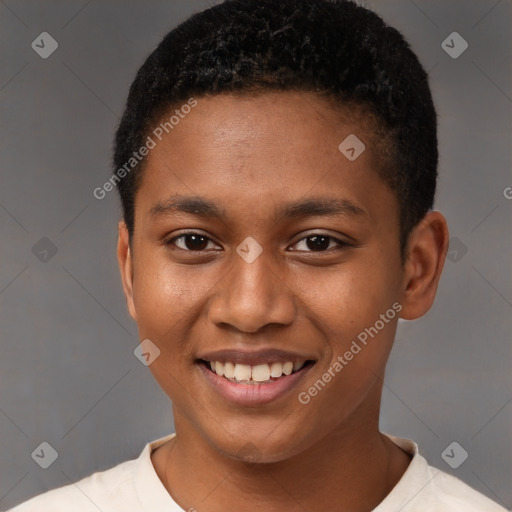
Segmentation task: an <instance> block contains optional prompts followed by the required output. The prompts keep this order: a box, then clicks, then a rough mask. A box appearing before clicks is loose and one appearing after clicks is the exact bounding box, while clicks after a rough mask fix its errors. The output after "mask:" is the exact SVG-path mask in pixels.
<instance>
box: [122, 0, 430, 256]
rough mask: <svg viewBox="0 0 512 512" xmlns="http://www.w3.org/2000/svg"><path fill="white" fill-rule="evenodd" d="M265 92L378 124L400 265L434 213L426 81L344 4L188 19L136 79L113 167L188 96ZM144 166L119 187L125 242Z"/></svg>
mask: <svg viewBox="0 0 512 512" xmlns="http://www.w3.org/2000/svg"><path fill="white" fill-rule="evenodd" d="M268 91H309V92H315V93H317V94H318V95H320V96H323V97H328V98H330V99H333V100H334V101H335V102H336V101H337V102H339V103H340V104H341V105H350V106H352V107H354V106H355V107H359V108H360V109H361V112H366V117H373V118H375V119H376V121H377V123H376V124H375V123H374V124H375V126H376V127H377V128H376V140H383V139H386V141H388V142H389V144H388V143H386V144H378V146H379V147H380V148H381V153H382V154H381V155H380V158H381V160H382V162H384V163H383V165H381V166H379V169H378V173H379V175H380V176H381V177H382V178H383V179H384V181H385V182H386V183H387V184H388V185H389V186H390V187H391V189H392V190H393V191H394V192H395V194H396V197H397V201H398V206H399V212H400V213H399V222H400V248H401V254H402V258H403V257H404V250H405V247H406V243H407V239H408V235H409V233H410V231H411V229H412V228H413V227H414V226H415V225H416V224H417V223H418V222H419V221H420V220H421V219H422V218H423V217H424V215H425V214H426V213H427V212H428V211H429V210H430V209H432V207H433V202H434V195H435V188H436V180H437V164H438V149H437V119H436V112H435V108H434V105H433V101H432V95H431V92H430V88H429V84H428V75H427V73H426V71H425V69H424V68H423V67H422V65H421V64H420V62H419V60H418V57H417V56H416V55H415V53H414V52H413V51H412V50H411V49H410V46H409V44H408V43H407V42H406V41H405V39H404V37H403V36H402V35H401V34H400V32H398V31H397V30H396V29H395V28H392V27H390V26H388V25H387V24H386V23H385V22H384V21H383V20H382V19H381V18H380V17H379V16H378V15H377V14H375V13H374V12H372V11H370V10H368V9H366V8H364V7H362V6H360V5H357V4H356V3H355V2H353V1H351V0H226V1H224V2H223V3H221V4H218V5H215V6H213V7H210V8H208V9H206V10H204V11H201V12H198V13H197V14H194V15H193V16H191V17H190V18H188V19H187V20H186V21H184V22H183V23H181V24H180V25H179V26H177V27H176V28H175V29H173V30H172V31H171V32H169V33H168V34H167V35H166V36H165V37H164V39H163V40H162V41H161V43H160V44H159V45H158V47H157V48H156V49H155V50H154V51H153V52H152V53H151V54H150V55H149V57H148V58H147V60H146V61H145V62H144V64H143V65H142V67H141V68H140V69H139V71H138V72H137V75H136V77H135V80H134V82H133V83H132V85H131V87H130V91H129V95H128V99H127V103H126V107H125V111H124V113H123V116H122V119H121V122H120V124H119V127H118V129H117V131H116V135H115V143H114V145H115V148H114V159H113V164H114V169H115V170H119V169H121V168H122V167H123V166H125V169H126V163H127V162H128V161H129V160H130V158H132V155H133V153H134V152H136V151H138V150H139V149H140V148H141V147H142V146H144V144H145V142H146V140H147V137H148V135H149V134H150V133H151V131H152V129H153V128H154V126H155V124H157V123H159V122H160V121H161V120H162V117H163V116H164V115H165V114H166V113H167V112H169V110H170V108H172V107H176V106H179V105H180V104H182V103H185V102H186V101H187V100H190V98H191V97H199V98H200V97H201V96H206V95H217V94H222V93H231V94H242V95H243V94H247V95H249V94H253V93H258V92H260V93H261V92H263V93H264V92H268ZM340 142H341V141H340ZM340 156H341V154H340ZM143 164H144V160H141V161H140V163H138V162H137V163H136V165H134V166H133V170H132V171H131V172H128V173H126V172H125V173H123V175H124V177H123V179H121V180H119V183H118V188H119V193H120V196H121V203H122V210H123V218H124V221H125V223H126V225H127V228H128V232H129V233H130V239H131V238H132V235H133V229H134V205H135V196H136V193H137V190H138V188H139V186H140V182H141V180H140V178H141V174H142V171H143Z"/></svg>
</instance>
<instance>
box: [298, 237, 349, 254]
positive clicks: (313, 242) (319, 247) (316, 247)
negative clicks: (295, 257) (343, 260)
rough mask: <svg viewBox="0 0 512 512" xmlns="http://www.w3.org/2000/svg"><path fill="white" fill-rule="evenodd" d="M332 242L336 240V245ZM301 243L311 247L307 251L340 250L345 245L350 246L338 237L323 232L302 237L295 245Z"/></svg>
mask: <svg viewBox="0 0 512 512" xmlns="http://www.w3.org/2000/svg"><path fill="white" fill-rule="evenodd" d="M331 242H334V245H331ZM301 243H302V244H303V246H304V245H305V246H306V248H308V249H311V250H309V251H308V250H306V252H328V251H330V250H331V249H335V250H338V251H339V250H342V249H343V248H344V247H348V246H349V244H347V243H346V242H343V241H342V240H339V239H338V238H334V237H332V236H329V235H325V234H322V233H315V234H312V235H309V236H307V237H305V238H302V239H301V240H299V241H298V242H297V243H296V244H294V245H298V244H301ZM292 250H296V249H292ZM299 250H303V249H299Z"/></svg>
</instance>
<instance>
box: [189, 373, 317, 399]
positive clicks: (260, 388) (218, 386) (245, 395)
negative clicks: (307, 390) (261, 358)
mask: <svg viewBox="0 0 512 512" xmlns="http://www.w3.org/2000/svg"><path fill="white" fill-rule="evenodd" d="M198 366H199V368H200V370H201V372H202V373H203V375H204V376H205V377H206V380H207V381H208V382H209V384H210V385H211V386H212V387H213V389H214V390H215V391H217V392H218V393H220V394H221V395H222V396H223V397H224V398H225V399H226V400H229V401H230V402H233V403H235V404H237V405H245V406H257V405H263V404H267V403H269V402H272V401H273V400H277V399H278V398H280V397H282V396H284V395H286V394H287V393H289V392H290V391H291V390H292V389H293V388H294V387H296V386H298V384H299V382H300V381H301V380H302V378H303V377H304V376H305V375H306V373H308V371H309V370H310V369H311V368H312V367H313V365H312V364H308V365H307V366H305V367H303V368H301V369H300V370H299V371H297V372H295V373H292V374H290V375H286V376H283V377H279V378H278V379H276V380H274V381H272V382H268V383H266V384H236V383H234V382H231V381H229V380H227V379H225V378H224V377H219V375H217V374H216V373H214V372H212V371H211V370H209V369H208V368H206V366H205V365H204V364H202V363H198Z"/></svg>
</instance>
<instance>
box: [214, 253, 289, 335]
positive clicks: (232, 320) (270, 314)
mask: <svg viewBox="0 0 512 512" xmlns="http://www.w3.org/2000/svg"><path fill="white" fill-rule="evenodd" d="M233 260H234V261H233V263H232V264H231V267H230V269H229V271H228V273H227V274H226V275H225V276H224V277H223V278H221V279H220V281H219V282H218V283H217V286H216V287H215V290H214V292H213V294H214V298H213V300H212V301H211V302H210V311H209V319H210V321H211V322H213V323H214V324H216V325H217V326H222V325H224V326H226V325H229V326H231V327H233V328H235V329H237V330H238V331H241V332H245V333H255V332H257V331H259V330H261V329H262V328H263V327H265V326H266V325H268V324H280V325H289V324H291V323H292V321H293V319H294V317H295V312H296V300H295V298H296V296H295V294H294V292H293V290H291V289H290V288H289V287H288V285H287V284H286V282H285V281H284V280H283V278H282V277H280V276H279V275H278V274H277V272H278V270H277V269H276V268H273V266H272V263H271V262H270V261H269V258H267V257H266V256H265V251H263V253H262V254H261V255H260V256H259V257H258V258H257V259H256V260H255V261H253V262H252V263H248V262H247V261H245V260H244V259H243V258H241V257H240V256H239V255H238V254H236V253H235V254H234V255H233ZM274 266H275V265H274Z"/></svg>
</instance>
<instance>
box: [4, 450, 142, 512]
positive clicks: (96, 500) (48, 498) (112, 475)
mask: <svg viewBox="0 0 512 512" xmlns="http://www.w3.org/2000/svg"><path fill="white" fill-rule="evenodd" d="M135 462H136V461H135V460H130V461H127V462H123V463H121V464H118V465H117V466H115V467H113V468H110V469H107V470H106V471H100V472H97V473H94V474H92V475H90V476H88V477H86V478H84V479H82V480H79V481H78V482H76V483H73V484H69V485H65V486H63V487H60V488H57V489H53V490H51V491H48V492H45V493H44V494H40V495H39V496H36V497H34V498H32V499H30V500H28V501H26V502H24V503H22V504H21V505H18V506H16V507H14V508H13V509H11V510H10V511H9V512H43V511H50V510H51V511H52V512H69V510H70V507H72V509H73V511H74V512H89V511H90V512H98V509H99V510H102V511H103V512H109V511H113V510H119V509H118V508H117V507H118V506H119V505H125V507H126V505H127V504H130V505H135V509H136V508H137V505H136V503H134V501H135V502H136V500H137V495H136V493H135V491H134V482H133V469H134V465H135ZM123 510H126V511H127V510H128V509H127V508H123Z"/></svg>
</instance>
